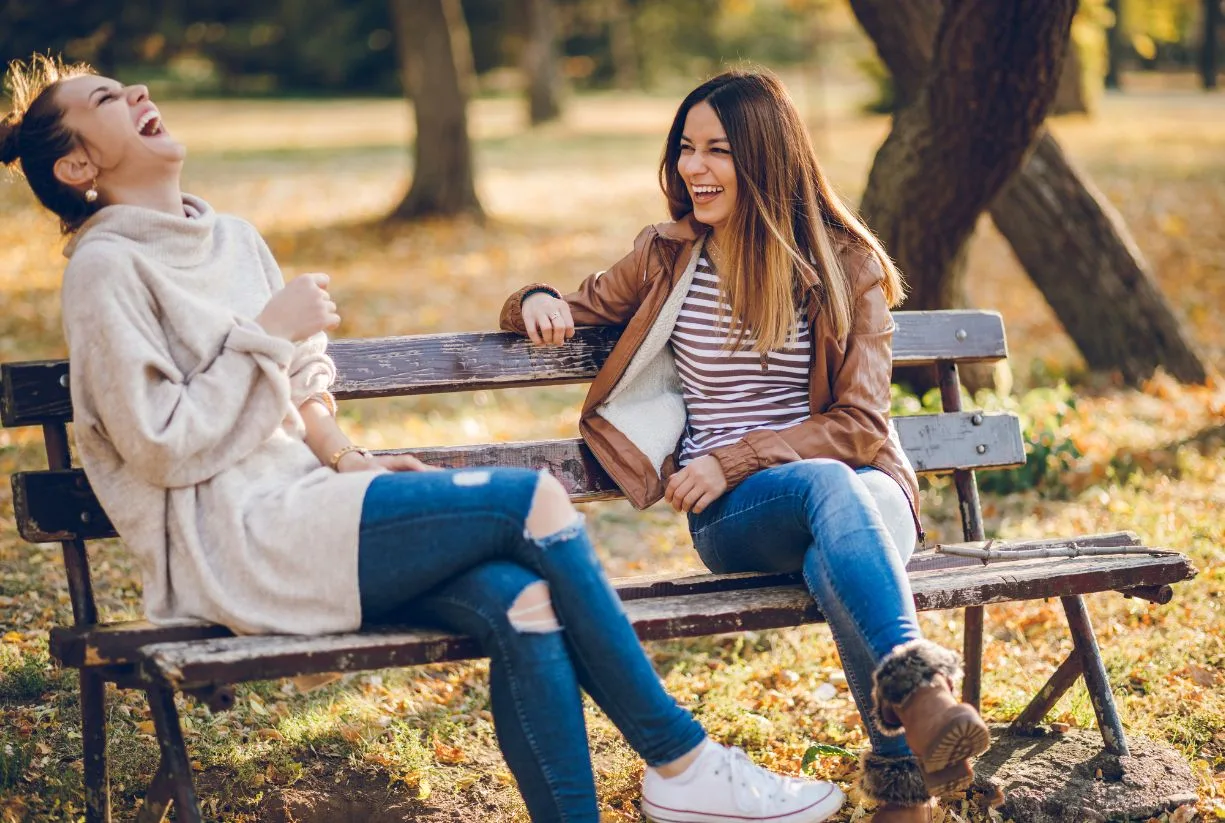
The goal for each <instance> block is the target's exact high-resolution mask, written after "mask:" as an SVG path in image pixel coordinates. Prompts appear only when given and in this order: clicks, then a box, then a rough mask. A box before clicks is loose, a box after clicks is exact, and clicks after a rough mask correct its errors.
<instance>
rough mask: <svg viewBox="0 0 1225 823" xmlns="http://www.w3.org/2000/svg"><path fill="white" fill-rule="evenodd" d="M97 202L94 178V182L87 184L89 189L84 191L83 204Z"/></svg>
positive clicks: (96, 188)
mask: <svg viewBox="0 0 1225 823" xmlns="http://www.w3.org/2000/svg"><path fill="white" fill-rule="evenodd" d="M97 200H98V178H96V177H95V178H94V182H92V183H90V184H89V188H88V189H86V190H85V202H86V203H94V202H96V201H97Z"/></svg>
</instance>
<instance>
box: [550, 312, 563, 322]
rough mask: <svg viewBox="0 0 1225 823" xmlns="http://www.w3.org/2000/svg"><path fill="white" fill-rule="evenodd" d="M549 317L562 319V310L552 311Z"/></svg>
mask: <svg viewBox="0 0 1225 823" xmlns="http://www.w3.org/2000/svg"><path fill="white" fill-rule="evenodd" d="M549 319H550V320H560V319H561V312H559V311H555V312H551V313H550V314H549Z"/></svg>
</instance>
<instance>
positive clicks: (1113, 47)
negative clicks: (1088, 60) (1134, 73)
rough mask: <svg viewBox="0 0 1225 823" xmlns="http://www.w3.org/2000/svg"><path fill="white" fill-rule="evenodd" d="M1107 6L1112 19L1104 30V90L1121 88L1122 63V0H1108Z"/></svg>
mask: <svg viewBox="0 0 1225 823" xmlns="http://www.w3.org/2000/svg"><path fill="white" fill-rule="evenodd" d="M1107 6H1108V7H1109V8H1110V14H1111V16H1112V17H1113V18H1114V19H1113V20H1111V22H1110V28H1108V29H1106V88H1108V89H1117V88H1121V87H1122V75H1121V73H1122V67H1121V66H1120V63H1122V61H1123V43H1124V36H1123V0H1108V2H1107Z"/></svg>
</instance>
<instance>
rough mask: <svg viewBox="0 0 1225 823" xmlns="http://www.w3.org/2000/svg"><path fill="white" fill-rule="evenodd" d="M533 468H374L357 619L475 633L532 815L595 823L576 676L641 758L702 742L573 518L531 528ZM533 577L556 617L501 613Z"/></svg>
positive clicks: (505, 746) (652, 759) (658, 758)
mask: <svg viewBox="0 0 1225 823" xmlns="http://www.w3.org/2000/svg"><path fill="white" fill-rule="evenodd" d="M539 477H540V475H539V474H537V473H536V472H531V471H526V470H521V469H466V470H453V471H439V472H420V473H416V472H406V473H398V474H389V475H385V476H381V477H378V478H376V479H375V481H374V482H373V483H372V484H371V485H370V488H369V490H368V491H367V492H366V498H365V501H364V504H363V507H362V519H361V537H360V541H359V550H358V581H359V589H360V593H361V605H362V615H363V622H365V623H366V624H368V625H376V624H392V623H394V624H405V623H408V624H414V625H422V626H430V627H436V628H442V629H446V630H449V631H454V632H460V633H463V634H468V635H471V636H472V637H474V638H476V639H477V640H478V641H479V642H480V644H481V647H482V649H483V651H484V652H485V653H486V654H487V655H489V661H490V663H489V680H490V684H489V692H490V703H491V708H492V713H493V716H494V727H495V730H496V733H497V736H498V743H499V745H500V747H501V749H502V754H503V756H504V757H505V758H506V762H507V765H508V766H509V767H510V770H511V772H512V773H513V774H514V775H515V779H516V780H517V781H518V784H519V790H520V792H521V793H522V795H523V799H524V801H525V803H526V804H527V808H528V811H529V813H530V814H531V817H532V820H533V821H538V822H539V821H567V823H569V822H570V821H581V822H582V823H597V822H598V821H599V812H598V809H597V805H596V793H595V780H594V777H593V775H592V768H591V757H590V752H589V750H588V745H587V734H586V727H585V724H584V721H583V705H582V699H581V694H580V691H579V688H580V686H581V687H582V688H583V689H585V690H586V691H587V693H588V694H590V695H591V696H592V698H593V699H594V700H595V702H596V703H597V704H598V705H599V706H600V708H601V709H603V710H604V712H605V714H607V715H608V717H609V718H610V719H611V720H612V721H613V723H614V724H615V725H616V726H617V728H618V729H619V730H620V731H621V733H622V734H623V735H625V738H626V740H627V742H628V743H629V744H630V745H631V746H632V747H633V748H634V749H635V750H636V751H637V752H638V754H640V755H641V756H642V757H643V759H644V760H646V762H647V763H648V764H650V765H659V764H661V763H667V762H669V761H672V760H675V759H676V758H678V757H680V756H681V755H683V754H685V753H686V752H688V751H689V750H691V749H693V748H694V747H695V746H697V745H698V744H699V743H701V742H702V740H704V739H705V736H706V734H705V732H704V731H703V730H702V727H701V726H700V725H699V724H698V723H697V721H696V720H694V718H693V716H692V715H691V714H690V713H689V712H688V711H686V710H685V709H683V708H681V707H680V706H678V705H677V703H676V701H674V700H673V699H672V698H671V697H670V696H669V695H668V694H667V692H666V691H664V688H663V684H662V683H661V682H660V679H659V676H658V675H657V674H656V672H655V670H654V669H653V668H652V666H651V662H650V660H648V659H647V656H646V653H645V652H644V651H643V649H642V645H641V644H640V643H639V641H638V637H637V636H636V635H635V634H634V630H633V627H632V626H631V625H630V623H629V620H628V619H627V618H626V615H625V611H624V609H623V608H622V606H621V601H620V599H619V598H618V597H617V594H616V592H615V591H614V590H613V589H612V587H611V586H610V585H609V584H608V581H607V579H606V578H605V576H604V573H603V570H602V569H601V567H600V562H599V560H598V559H597V557H596V554H595V551H594V550H593V549H592V546H591V542H590V540H588V538H587V533H586V530H585V528H584V527H583V525H582V522H581V520H579V521H576V522H575V524H574V525H572V526H569V527H567V528H565V529H563V530H561V531H560V532H558V533H556V534H553V535H550V536H547V537H544V538H540V539H537V538H533V537H531V536H530V535H528V533H527V532H526V530H525V527H524V523H525V521H526V519H527V515H528V512H529V510H530V509H531V505H532V499H533V496H534V494H535V492H536V487H537V484H538V482H539ZM540 581H544V582H545V583H546V584H547V585H548V591H549V599H550V600H551V602H552V608H553V612H554V613H555V614H556V618H557V621H556V622H559V623H560V627H558V626H556V625H555V626H554V627H552V628H544V629H543V630H542V628H541V624H540V622H539V621H538V617H539V613H538V612H535V613H534V615H533V620H532V621H531V623H532V625H531V628H525V625H527V623H525V622H524V621H520V620H515V619H513V618H512V617H511V616H510V615H509V614H508V613H509V612H511V611H513V609H514V607H515V606H516V601H517V599H518V598H519V596H520V595H521V594H523V593H524V590H525V589H527V588H528V587H529V586H532V585H533V584H538V583H539V582H540Z"/></svg>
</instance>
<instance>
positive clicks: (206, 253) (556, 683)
mask: <svg viewBox="0 0 1225 823" xmlns="http://www.w3.org/2000/svg"><path fill="white" fill-rule="evenodd" d="M9 85H10V87H11V89H12V91H13V99H14V106H15V108H14V111H13V112H12V113H10V114H9V115H7V116H6V117H5V118H4V119H3V120H2V121H0V161H2V162H3V163H4V164H6V165H15V164H16V165H19V166H20V169H21V171H22V172H23V173H24V175H25V178H26V180H27V181H28V183H29V185H30V187H31V189H32V190H33V191H34V193H35V194H36V195H37V196H38V198H39V199H40V200H41V201H42V203H43V204H44V205H45V206H46V207H47V208H49V209H50V210H51V211H52V212H54V213H55V214H56V215H58V216H59V218H60V220H61V221H62V223H63V226H64V230H65V232H66V233H67V234H69V235H70V236H71V240H70V242H69V243H68V246H67V248H66V250H65V254H66V255H67V257H68V258H69V262H68V266H67V269H66V271H65V273H64V283H63V295H62V303H63V320H64V329H65V333H66V336H67V338H68V346H69V350H70V360H71V385H72V401H73V409H74V415H75V435H76V441H77V447H78V451H79V453H80V457H81V462H82V464H83V465H84V468H85V471H86V473H87V474H88V476H89V480H90V483H91V485H92V486H93V489H94V491H95V492H96V493H97V495H98V498H99V500H100V501H101V502H102V504H103V506H104V507H105V509H106V511H107V513H108V514H109V515H110V517H111V520H112V521H113V522H114V524H115V526H116V527H117V529H118V531H119V533H120V535H121V536H122V537H123V539H124V541H125V543H126V544H127V546H128V548H129V549H131V551H132V552H134V553H135V554H136V556H137V557H138V559H139V561H140V566H141V572H142V578H143V586H144V601H145V610H146V612H147V614H148V617H149V618H150V619H151V620H153V621H155V622H158V623H171V622H174V621H176V620H184V619H191V620H198V619H205V620H211V621H215V622H218V623H222V624H224V625H226V626H228V627H230V628H231V629H233V630H234V631H235V632H240V633H257V632H282V633H295V634H316V633H327V632H344V631H352V630H354V629H357V628H358V627H359V626H360V625H362V624H373V623H378V622H381V621H395V622H404V621H416V622H421V623H428V624H431V625H436V626H441V627H444V628H447V629H452V630H456V631H460V632H465V633H469V634H471V635H473V636H475V637H476V638H478V639H479V640H480V641H481V643H482V644H483V646H484V649H485V651H486V653H488V654H489V655H490V659H491V664H490V679H491V688H490V692H491V701H492V706H493V713H494V717H495V722H496V728H497V734H498V740H499V742H500V744H501V747H502V751H503V753H504V755H505V757H506V760H507V763H508V764H509V766H510V768H511V770H512V771H513V772H514V774H515V777H516V779H517V780H518V784H519V787H520V790H521V791H522V794H523V797H524V799H525V801H526V803H527V806H528V809H529V811H530V813H531V815H532V818H533V819H534V820H538V821H551V820H566V821H591V823H595V821H598V819H599V813H598V810H597V804H596V795H595V787H594V779H593V776H592V770H591V764H590V758H589V756H588V751H587V740H586V735H585V729H584V724H583V708H582V703H581V699H580V691H579V684H580V683H581V684H582V686H583V687H584V688H586V689H587V691H588V692H589V693H590V694H591V695H592V697H593V698H594V699H595V701H596V702H597V703H598V704H599V705H600V706H601V708H603V709H604V711H605V712H606V713H607V714H608V715H609V717H610V718H611V719H612V720H613V721H614V722H615V723H616V724H617V726H618V728H620V729H621V730H622V732H623V733H624V734H625V736H626V738H627V740H628V741H629V742H630V744H631V745H632V746H633V747H634V748H635V749H636V750H637V751H638V752H639V753H640V754H641V755H642V757H643V758H644V759H645V760H646V762H647V764H648V768H647V770H646V776H645V778H644V781H643V797H644V807H647V808H649V809H651V810H653V811H652V812H651V813H652V815H653V816H656V817H658V819H660V820H670V821H695V823H706V822H707V821H709V822H710V823H714V822H715V821H733V820H734V821H740V822H741V823H743V821H752V820H770V821H774V823H807V822H808V821H818V820H824V819H825V818H826V817H828V816H829V815H831V814H833V813H834V812H835V811H837V809H838V808H839V807H840V806H841V805H842V801H843V796H842V793H841V792H840V791H839V790H838V789H837V787H835V786H833V785H832V784H829V783H821V782H814V781H805V780H798V779H793V778H785V777H781V776H777V775H773V774H771V773H769V772H766V771H764V770H762V769H760V768H758V767H757V766H754V765H753V764H751V763H749V762H748V761H747V759H746V758H745V756H744V754H743V752H740V751H739V750H736V749H728V748H724V747H722V746H719V745H716V744H714V743H712V742H710V741H709V740H708V739H707V737H706V735H705V733H704V731H703V730H702V728H701V726H699V725H698V723H697V722H696V721H695V720H694V719H693V717H692V716H691V715H690V714H689V712H687V711H685V710H684V709H682V708H681V707H679V706H678V705H677V704H676V703H675V701H673V700H672V699H671V698H670V697H669V696H668V695H667V694H666V693H665V691H664V690H663V688H662V684H661V683H660V681H659V679H658V677H657V676H656V674H655V672H654V670H653V669H652V668H651V665H650V662H649V661H648V659H647V657H646V656H645V654H644V653H643V650H642V648H641V646H640V644H639V643H638V640H637V638H636V637H635V635H634V632H633V629H632V627H631V626H630V624H629V622H628V621H627V620H626V618H625V614H624V612H623V611H622V609H621V607H620V601H619V600H618V599H617V596H616V594H615V592H614V591H613V590H612V589H611V587H610V586H609V585H608V583H607V581H606V579H605V578H604V575H603V573H602V571H601V569H600V565H599V562H598V560H597V559H596V556H595V553H594V552H593V550H592V547H591V544H590V542H589V541H588V538H587V534H586V531H585V529H584V527H583V524H582V519H581V516H580V515H579V514H578V513H577V512H576V511H575V510H574V509H573V508H572V506H571V505H570V502H569V499H568V497H567V495H566V492H565V490H564V489H563V488H562V487H561V485H560V484H559V483H558V482H557V481H556V480H554V479H553V478H552V477H550V476H548V475H545V474H538V473H535V472H530V471H525V470H515V469H501V470H481V471H432V470H428V468H427V467H426V466H424V465H423V464H421V463H420V462H419V461H417V460H415V459H414V458H412V457H408V456H398V457H389V456H375V455H371V454H369V453H368V452H366V451H364V450H362V449H360V448H358V447H356V446H354V445H353V444H351V443H350V442H349V440H348V439H347V438H346V437H345V435H344V433H343V432H342V431H341V429H340V427H339V426H338V425H337V423H336V420H335V404H334V402H333V400H332V397H331V395H330V394H329V393H328V388H329V386H330V385H331V383H332V380H333V378H334V376H335V369H334V367H333V364H332V361H331V360H330V359H329V358H328V356H327V354H326V350H325V349H326V337H325V332H326V331H327V330H329V329H331V328H334V327H335V326H336V325H337V323H339V321H340V318H339V316H338V315H337V308H336V305H335V303H333V302H332V300H331V298H330V296H329V295H328V292H327V286H328V278H327V277H326V276H325V275H322V274H306V275H302V276H300V277H298V278H296V279H294V280H292V281H291V282H290V283H289V284H288V285H283V283H282V279H281V273H280V271H279V269H278V267H277V265H276V262H275V261H274V260H273V258H272V255H271V254H270V253H269V251H268V248H267V246H266V245H265V244H264V242H263V240H262V239H261V238H260V236H259V234H258V233H257V232H256V231H255V229H254V228H252V227H251V226H250V225H249V224H247V223H245V222H243V221H242V220H239V219H237V218H234V217H230V216H227V215H219V214H217V213H216V212H214V211H213V210H212V209H211V208H210V207H209V205H208V204H207V203H206V202H204V201H203V200H201V199H199V198H196V197H192V196H190V195H185V194H183V193H182V191H181V190H180V184H179V178H180V171H181V168H182V164H183V160H184V157H185V150H184V148H183V146H182V145H181V144H180V143H179V142H177V141H176V140H175V139H174V137H173V136H172V135H171V134H170V132H169V131H168V130H167V128H166V126H165V124H164V123H163V122H162V119H161V113H160V112H159V110H158V108H157V106H155V105H154V104H153V102H152V101H151V100H150V99H149V94H148V90H147V89H146V88H145V87H144V86H139V85H136V86H124V85H122V84H120V83H118V82H116V81H115V80H111V79H108V78H104V77H99V76H96V75H94V74H92V73H89V72H88V70H86V69H84V68H81V67H76V68H71V69H69V68H66V67H64V66H63V65H61V64H59V63H57V62H55V61H52V60H48V59H36V60H35V61H34V62H33V63H32V64H30V65H29V66H21V65H16V64H15V65H14V66H13V67H12V70H11V71H10V75H9Z"/></svg>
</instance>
